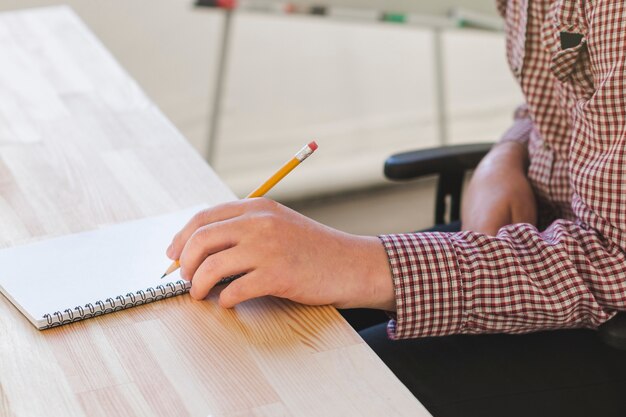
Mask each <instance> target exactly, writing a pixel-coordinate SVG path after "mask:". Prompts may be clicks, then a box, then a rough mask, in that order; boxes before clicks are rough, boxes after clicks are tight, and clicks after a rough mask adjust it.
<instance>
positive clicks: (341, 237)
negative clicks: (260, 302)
mask: <svg viewBox="0 0 626 417" xmlns="http://www.w3.org/2000/svg"><path fill="white" fill-rule="evenodd" d="M167 255H168V256H169V257H170V258H171V259H179V260H180V265H181V271H180V273H181V276H182V277H183V278H184V279H187V280H191V283H192V286H191V290H190V294H191V296H192V297H193V298H195V299H198V300H199V299H203V298H205V297H206V296H207V294H208V293H209V291H210V290H211V288H212V287H213V286H214V285H215V284H216V283H217V282H218V281H219V280H220V279H221V278H223V277H227V276H231V275H235V274H240V273H245V275H244V276H243V277H241V278H239V279H237V280H235V281H233V282H232V283H230V284H229V285H228V287H227V288H225V289H224V290H223V291H222V292H221V294H220V299H219V302H220V305H221V306H223V307H227V308H230V307H233V306H234V305H235V304H238V303H240V302H242V301H245V300H248V299H251V298H255V297H261V296H265V295H273V296H276V297H282V298H288V299H290V300H293V301H296V302H299V303H303V304H310V305H325V304H332V305H334V306H335V307H339V308H348V307H370V308H380V309H385V310H395V300H394V290H393V282H392V277H391V272H390V270H389V261H388V259H387V254H386V253H385V250H384V247H383V245H382V243H381V242H380V240H379V239H378V238H376V237H365V236H355V235H350V234H347V233H343V232H340V231H338V230H335V229H332V228H329V227H327V226H324V225H322V224H320V223H317V222H315V221H313V220H311V219H309V218H307V217H305V216H303V215H301V214H299V213H296V212H295V211H293V210H291V209H289V208H287V207H285V206H282V205H280V204H278V203H276V202H274V201H271V200H267V199H262V198H255V199H248V200H240V201H235V202H232V203H227V204H223V205H220V206H217V207H213V208H210V209H207V210H204V211H201V212H200V213H198V214H196V215H195V216H194V217H193V218H192V219H191V220H190V221H189V223H187V225H186V226H185V227H184V228H183V229H182V230H181V231H180V232H179V233H178V234H177V235H176V236H175V237H174V240H173V242H172V244H171V246H170V247H169V248H168V250H167Z"/></svg>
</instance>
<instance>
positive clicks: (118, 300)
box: [41, 279, 191, 330]
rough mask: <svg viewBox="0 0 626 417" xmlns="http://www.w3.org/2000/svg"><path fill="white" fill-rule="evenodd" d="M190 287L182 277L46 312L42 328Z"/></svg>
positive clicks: (139, 303) (182, 291)
mask: <svg viewBox="0 0 626 417" xmlns="http://www.w3.org/2000/svg"><path fill="white" fill-rule="evenodd" d="M190 287H191V283H190V282H188V281H184V280H182V279H181V280H178V281H175V282H168V283H166V284H162V285H157V286H156V287H148V288H146V289H145V290H139V291H135V292H134V293H133V292H129V293H127V294H126V295H118V296H116V297H114V298H111V297H109V298H107V299H105V300H104V301H102V300H98V301H96V302H93V303H87V304H85V305H84V306H76V307H73V308H67V309H65V310H63V311H55V312H54V313H50V314H44V316H43V318H44V320H46V322H47V324H46V325H45V326H44V327H42V328H41V329H42V330H43V329H49V328H51V327H57V326H61V325H64V324H68V323H73V322H75V321H79V320H84V319H88V318H91V317H96V316H101V315H103V314H107V313H112V312H114V311H119V310H124V309H127V308H130V307H135V306H139V305H142V304H147V303H151V302H153V301H158V300H162V299H164V298H169V297H174V296H177V295H181V294H184V293H186V292H187V291H189V288H190Z"/></svg>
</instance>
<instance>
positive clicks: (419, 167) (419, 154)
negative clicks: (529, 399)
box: [385, 143, 626, 350]
mask: <svg viewBox="0 0 626 417" xmlns="http://www.w3.org/2000/svg"><path fill="white" fill-rule="evenodd" d="M492 145H493V144H491V143H478V144H470V145H454V146H444V147H439V148H432V149H424V150H418V151H411V152H404V153H399V154H396V155H392V156H390V157H389V158H388V159H387V161H385V176H386V177H387V178H388V179H390V180H394V181H406V180H411V179H415V178H419V177H424V176H435V175H436V176H438V179H437V194H436V199H435V224H436V225H442V224H446V223H454V222H459V221H460V214H461V195H462V191H463V181H464V178H465V174H466V172H467V171H471V170H473V169H474V168H476V166H477V165H478V163H479V162H480V160H481V159H482V158H483V157H484V156H485V155H486V154H487V152H489V150H490V149H491V147H492ZM598 333H599V336H600V337H601V338H602V340H603V341H604V342H605V343H606V344H608V345H609V346H612V347H614V348H616V349H621V350H626V312H622V313H618V314H617V315H616V316H615V317H613V318H612V319H611V320H609V321H608V322H606V323H604V324H603V325H602V326H600V329H599V332H598Z"/></svg>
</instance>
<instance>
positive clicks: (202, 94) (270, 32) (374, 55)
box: [0, 0, 521, 198]
mask: <svg viewBox="0 0 626 417" xmlns="http://www.w3.org/2000/svg"><path fill="white" fill-rule="evenodd" d="M56 3H60V2H57V1H52V0H48V1H46V0H0V10H2V9H4V10H7V9H16V8H24V7H27V6H32V5H43V4H56ZM64 3H68V4H70V5H71V6H72V7H73V8H74V9H75V10H76V11H77V13H78V14H79V15H80V16H81V17H82V18H83V19H84V20H85V21H86V22H87V24H88V25H89V26H90V27H91V28H92V29H93V31H94V32H95V33H96V35H98V36H99V37H100V39H102V41H103V42H104V44H105V45H106V46H107V47H108V48H109V49H110V50H111V52H112V53H113V54H114V55H115V56H116V57H117V59H118V60H119V61H120V62H121V63H122V65H123V66H124V67H125V68H126V69H127V70H128V71H129V73H130V74H131V75H132V76H133V77H134V78H135V79H136V80H137V81H138V82H139V83H140V84H141V86H142V87H143V88H144V89H145V91H146V92H147V94H148V95H149V96H150V97H151V98H152V99H153V100H154V101H155V102H156V103H157V104H158V105H159V106H160V107H161V109H162V110H163V111H164V112H165V113H166V115H167V116H168V117H169V118H170V119H171V120H172V121H173V122H174V123H175V124H176V125H177V126H178V128H179V129H180V130H181V131H182V132H183V134H184V135H185V136H186V137H187V138H188V139H189V140H190V141H191V142H192V143H193V144H194V145H195V146H196V147H197V148H198V150H199V151H200V152H205V150H206V135H207V121H208V112H209V98H210V94H211V93H212V89H213V86H212V80H213V77H214V73H215V68H216V62H215V60H216V56H217V47H218V42H219V36H220V30H221V24H222V16H221V14H220V13H219V12H217V11H213V10H198V9H194V8H192V7H191V3H192V2H191V1H190V0H107V1H98V0H71V1H67V2H64ZM444 45H445V50H444V53H445V58H446V61H447V62H448V65H447V70H446V79H447V80H448V89H449V94H448V100H449V105H450V108H449V110H450V114H451V119H452V120H453V122H452V124H451V126H450V131H451V135H452V142H462V141H465V142H469V141H478V140H480V141H483V140H495V139H497V137H498V135H499V134H500V132H501V131H503V130H504V129H505V128H506V127H507V125H508V123H509V121H510V118H511V114H512V110H513V108H514V107H515V105H516V104H517V103H518V102H520V100H521V98H520V95H519V93H518V92H517V88H516V86H515V85H514V82H513V81H512V78H511V77H510V75H509V72H508V69H507V68H506V65H505V61H504V42H503V40H502V38H501V36H500V35H495V34H489V33H481V32H471V31H453V32H449V33H448V34H446V36H445V39H444ZM431 56H432V51H431V34H430V33H429V32H428V31H426V30H419V29H415V28H408V27H402V26H395V25H383V24H376V23H371V24H357V23H342V22H336V21H329V20H325V19H320V18H307V17H283V16H274V15H272V16H270V15H256V14H255V15H252V14H246V13H240V14H238V15H237V17H236V19H235V21H234V36H233V42H232V49H231V56H230V58H231V59H230V65H229V75H228V83H227V85H226V91H225V100H224V111H223V119H222V124H221V129H220V141H219V143H218V146H217V158H216V160H215V163H214V166H215V168H216V170H217V171H218V172H219V173H220V174H221V176H222V177H223V178H224V180H225V181H226V182H227V183H228V184H229V185H230V186H231V187H232V188H233V189H234V190H235V192H236V193H238V194H240V195H244V194H246V193H247V191H249V190H250V189H251V188H253V187H254V186H255V185H257V183H258V182H260V181H261V180H263V179H264V177H266V176H268V175H269V174H271V172H272V171H273V170H274V169H275V168H276V167H277V165H279V164H281V163H282V162H283V161H284V160H286V159H287V158H289V157H290V156H291V155H292V154H293V153H294V152H295V151H296V150H297V149H298V148H299V147H300V146H301V145H302V144H304V143H305V142H307V141H308V140H310V139H313V138H315V139H317V140H318V143H319V144H320V150H319V151H318V153H317V154H316V155H315V156H314V157H312V158H311V159H310V160H309V161H307V162H306V164H304V165H303V166H302V167H300V168H298V170H297V171H296V172H294V173H293V174H292V175H290V177H289V178H288V179H287V180H285V181H283V182H282V183H281V184H280V185H279V186H278V187H277V188H276V189H275V190H274V191H273V194H272V195H273V196H274V197H275V198H294V197H297V196H302V195H307V194H310V193H325V192H328V191H332V190H337V191H338V190H342V189H344V188H346V187H355V186H364V185H370V184H372V183H379V182H381V181H383V179H382V174H381V169H382V162H383V160H384V159H385V157H386V156H387V155H388V154H390V153H392V152H396V151H399V150H406V149H411V148H416V147H424V146H430V145H434V144H435V143H436V139H435V138H436V131H435V126H434V112H433V108H432V103H433V88H432V60H431ZM0 64H1V63H0Z"/></svg>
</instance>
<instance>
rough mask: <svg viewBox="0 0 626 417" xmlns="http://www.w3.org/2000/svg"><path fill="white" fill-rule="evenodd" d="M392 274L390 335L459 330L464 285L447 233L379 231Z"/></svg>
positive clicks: (438, 334) (440, 334) (401, 335)
mask: <svg viewBox="0 0 626 417" xmlns="http://www.w3.org/2000/svg"><path fill="white" fill-rule="evenodd" d="M379 238H380V240H381V241H382V243H383V245H384V247H385V250H386V251H387V256H388V258H389V266H390V269H391V273H392V276H393V284H394V291H395V300H396V314H395V317H392V319H391V320H390V321H389V324H388V326H387V333H388V334H389V337H390V338H391V339H404V338H415V337H423V336H442V335H448V334H453V333H461V332H462V329H463V323H464V317H463V316H464V314H463V312H464V308H463V285H462V279H461V276H460V273H459V272H458V271H459V267H458V265H457V262H456V256H455V250H454V247H453V245H452V243H451V242H450V241H449V239H447V238H446V234H445V233H437V232H430V233H410V234H395V235H383V236H379Z"/></svg>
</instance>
